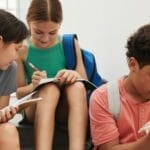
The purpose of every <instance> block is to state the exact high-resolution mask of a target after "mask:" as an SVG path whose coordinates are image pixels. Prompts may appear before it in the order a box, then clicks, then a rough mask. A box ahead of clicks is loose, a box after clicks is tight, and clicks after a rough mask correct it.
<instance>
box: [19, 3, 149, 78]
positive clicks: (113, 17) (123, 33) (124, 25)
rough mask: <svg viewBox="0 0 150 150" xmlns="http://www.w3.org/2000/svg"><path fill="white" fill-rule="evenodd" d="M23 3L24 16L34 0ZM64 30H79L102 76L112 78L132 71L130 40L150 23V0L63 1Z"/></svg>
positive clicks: (82, 40) (83, 42)
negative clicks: (128, 54) (128, 44)
mask: <svg viewBox="0 0 150 150" xmlns="http://www.w3.org/2000/svg"><path fill="white" fill-rule="evenodd" d="M25 1H26V3H25V4H23V5H21V11H22V13H21V17H22V18H24V17H23V16H24V15H25V14H26V8H27V6H28V4H29V1H30V0H25ZM61 2H62V6H63V11H64V21H63V24H62V29H61V33H77V34H78V37H79V43H80V45H81V47H84V48H87V49H89V50H91V51H93V52H94V53H95V56H96V60H97V63H98V69H99V71H100V72H101V74H102V76H103V77H104V78H106V79H108V80H112V79H115V78H118V77H119V76H122V75H124V74H127V73H128V67H127V64H126V57H125V51H126V49H125V45H126V40H127V38H128V37H129V36H130V34H131V33H133V32H134V31H135V30H136V29H137V28H138V27H140V26H141V25H143V24H146V23H149V22H150V8H149V7H150V0H61Z"/></svg>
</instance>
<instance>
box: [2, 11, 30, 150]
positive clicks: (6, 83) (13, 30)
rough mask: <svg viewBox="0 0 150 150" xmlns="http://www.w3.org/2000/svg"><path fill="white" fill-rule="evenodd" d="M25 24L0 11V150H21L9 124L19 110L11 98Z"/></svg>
mask: <svg viewBox="0 0 150 150" xmlns="http://www.w3.org/2000/svg"><path fill="white" fill-rule="evenodd" d="M27 35H28V30H27V28H26V26H25V25H24V23H23V22H21V21H20V20H18V19H17V18H16V17H15V16H14V15H12V14H11V13H9V12H7V11H5V10H2V9H0V149H1V150H10V149H13V150H19V149H20V144H19V137H18V132H17V129H16V127H15V126H14V125H12V124H10V123H7V122H8V121H9V120H10V119H12V118H13V116H14V115H15V114H16V113H17V110H18V108H16V107H9V106H8V104H9V98H10V94H11V93H12V92H15V91H16V63H15V60H16V59H17V57H18V53H17V51H18V49H19V47H20V46H21V44H22V41H23V40H24V39H25V38H26V37H27Z"/></svg>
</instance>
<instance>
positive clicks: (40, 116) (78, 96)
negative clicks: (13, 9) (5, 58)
mask: <svg viewBox="0 0 150 150" xmlns="http://www.w3.org/2000/svg"><path fill="white" fill-rule="evenodd" d="M62 18H63V16H62V7H61V3H60V1H59V0H32V2H31V4H30V7H29V9H28V13H27V23H28V26H29V30H30V37H29V38H28V39H27V41H26V45H24V46H23V47H22V49H21V50H20V52H19V59H18V67H19V69H18V90H17V95H18V97H22V96H24V95H26V94H28V93H30V92H32V91H33V90H34V89H35V88H36V87H37V85H38V83H39V81H40V79H42V78H46V77H48V78H50V77H56V78H59V79H60V82H59V85H55V84H48V85H45V86H43V87H42V88H41V89H40V90H39V92H38V96H40V97H43V99H44V100H43V101H42V102H38V104H37V105H35V106H32V107H29V108H27V109H26V110H25V116H26V119H27V120H28V122H33V123H34V128H35V149H36V150H51V149H52V144H53V134H54V125H55V118H56V121H57V122H59V123H66V122H67V123H68V131H69V149H70V150H84V149H85V139H86V126H87V103H86V91H85V88H84V85H83V84H82V83H81V82H75V81H76V79H77V78H84V79H86V78H87V77H86V73H85V69H84V65H83V60H82V57H81V52H80V47H79V44H78V43H77V41H75V43H76V45H75V46H76V53H77V67H76V69H75V70H67V69H66V62H65V56H64V52H63V47H62V37H61V36H60V35H59V29H60V27H61V23H62ZM29 62H31V63H33V65H35V66H36V67H37V68H38V70H37V71H33V70H32V68H31V67H30V66H29Z"/></svg>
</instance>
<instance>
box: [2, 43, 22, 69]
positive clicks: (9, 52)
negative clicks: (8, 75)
mask: <svg viewBox="0 0 150 150" xmlns="http://www.w3.org/2000/svg"><path fill="white" fill-rule="evenodd" d="M20 46H21V44H16V43H13V42H12V43H9V44H5V43H3V42H2V41H1V42H0V69H1V70H6V69H7V68H8V67H9V66H10V65H11V63H12V62H13V61H15V60H16V59H17V57H18V53H17V51H18V49H19V48H20Z"/></svg>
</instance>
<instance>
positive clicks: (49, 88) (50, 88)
mask: <svg viewBox="0 0 150 150" xmlns="http://www.w3.org/2000/svg"><path fill="white" fill-rule="evenodd" d="M39 93H40V94H44V95H46V94H56V95H59V94H60V91H59V88H58V87H57V85H55V84H46V85H44V86H43V87H42V89H41V90H40V92H39Z"/></svg>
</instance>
